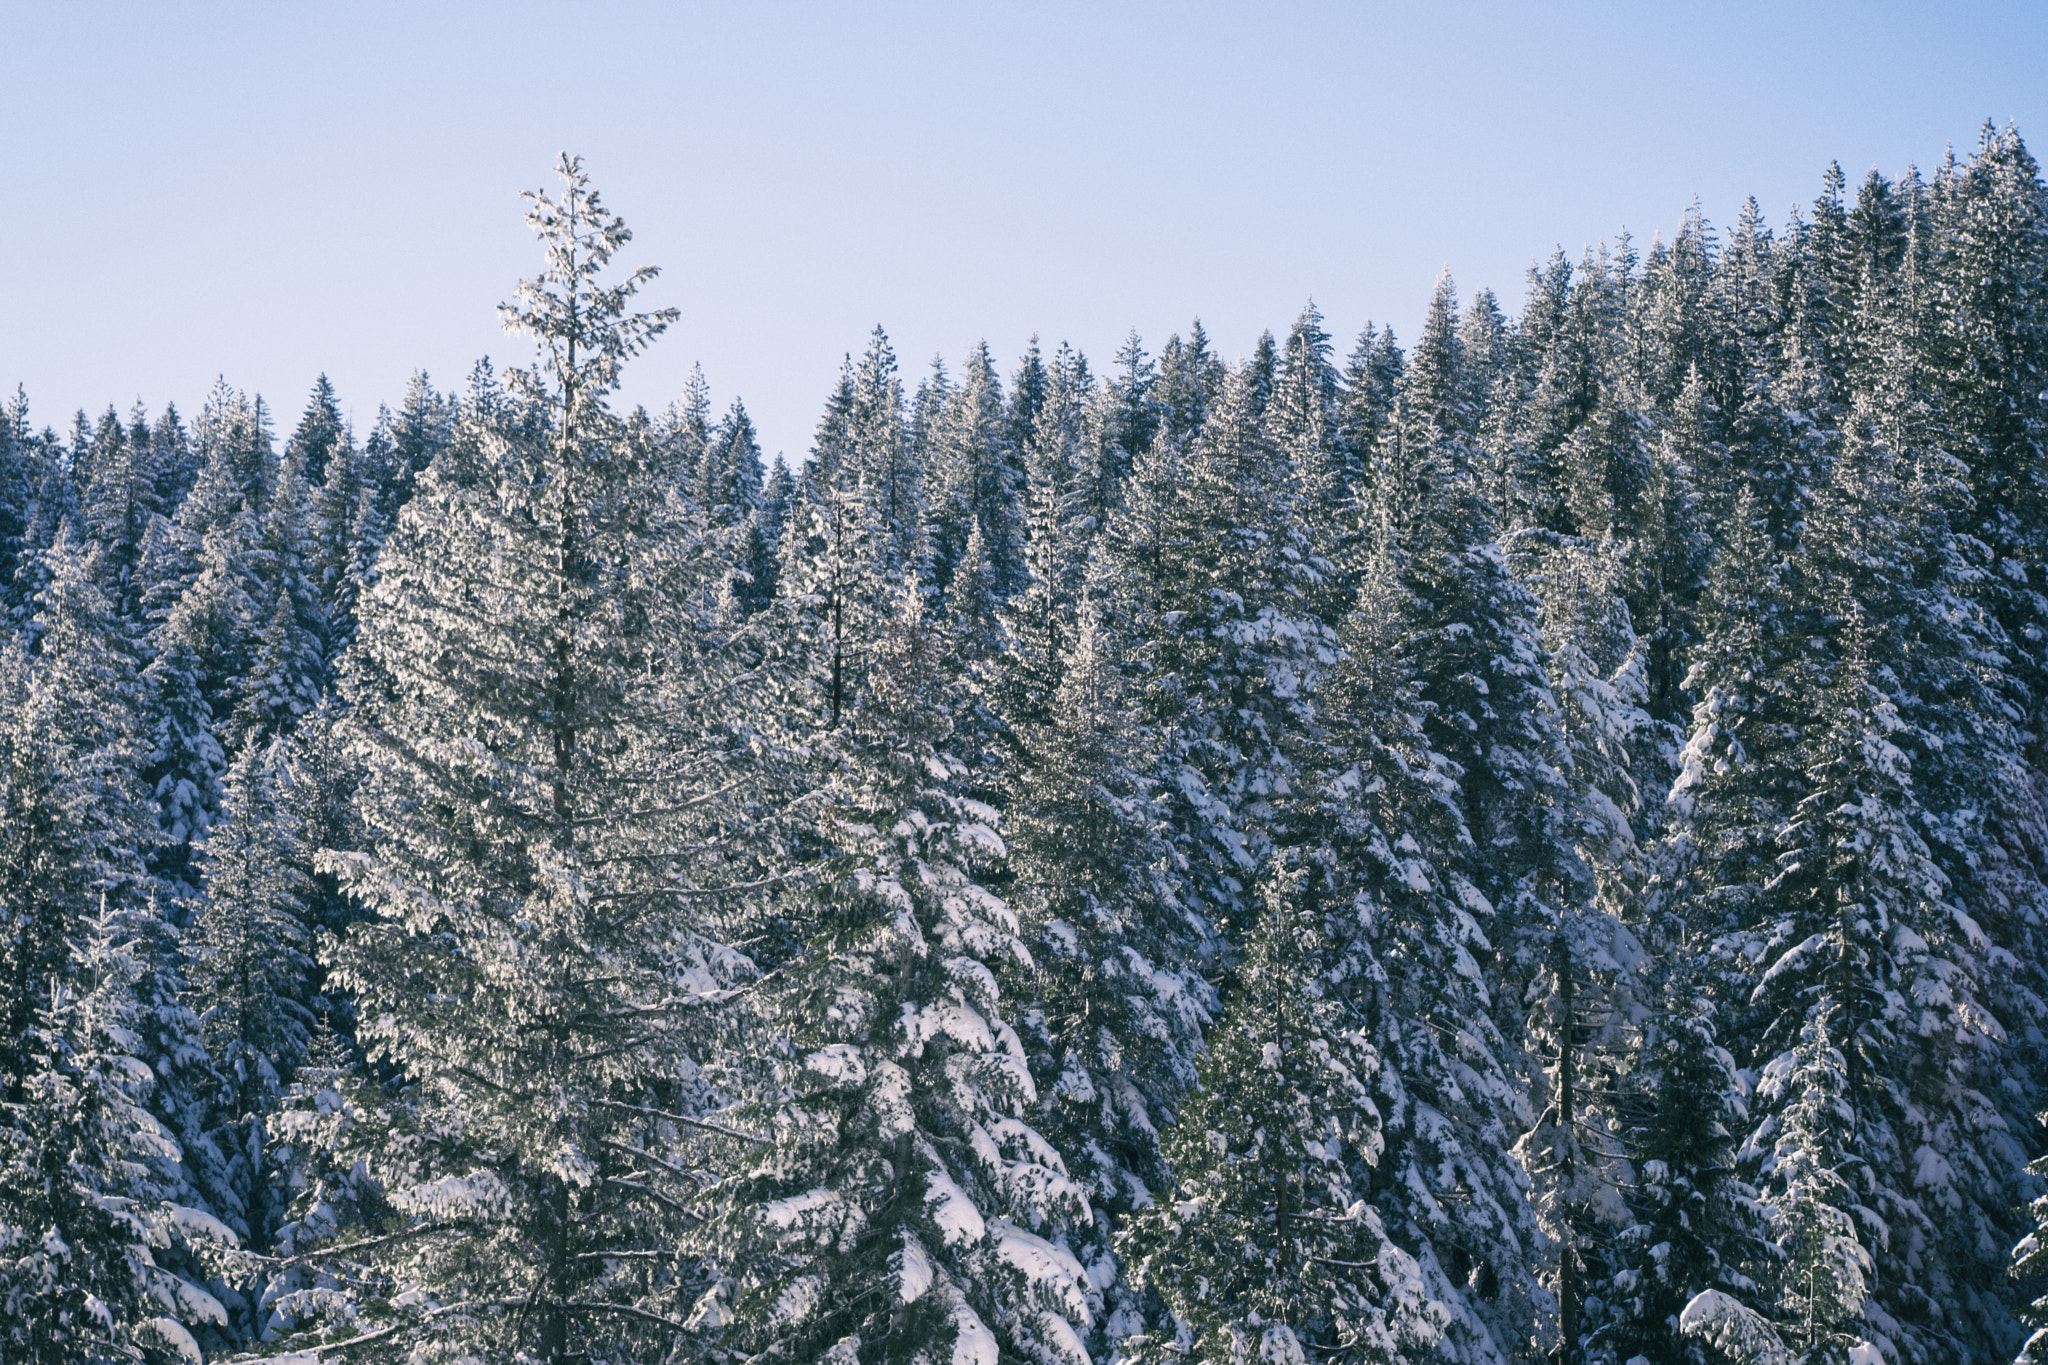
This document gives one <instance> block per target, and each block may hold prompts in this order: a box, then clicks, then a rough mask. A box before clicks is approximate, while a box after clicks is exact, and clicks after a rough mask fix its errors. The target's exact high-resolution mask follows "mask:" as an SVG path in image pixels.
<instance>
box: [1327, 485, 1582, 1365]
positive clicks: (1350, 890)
mask: <svg viewBox="0 0 2048 1365" xmlns="http://www.w3.org/2000/svg"><path fill="white" fill-rule="evenodd" d="M1391 492H1392V488H1391V486H1390V485H1388V484H1379V485H1376V486H1375V488H1374V490H1373V507H1374V510H1375V524H1374V525H1373V526H1372V528H1371V530H1370V534H1369V535H1368V537H1367V539H1366V540H1365V541H1364V542H1362V547H1363V551H1364V554H1365V558H1364V561H1363V563H1362V564H1361V565H1360V566H1359V567H1358V568H1357V569H1356V570H1355V571H1354V573H1355V578H1356V580H1357V582H1358V585H1359V586H1358V597H1357V600H1356V602H1355V604H1354V606H1353V609H1352V611H1351V612H1350V613H1349V614H1348V615H1347V616H1346V618H1345V620H1344V622H1343V623H1342V624H1341V626H1340V628H1339V632H1338V633H1339V639H1340V641H1341V645H1342V648H1343V656H1342V658H1341V660H1340V662H1339V663H1338V665H1337V666H1336V668H1335V669H1334V670H1333V671H1332V674H1331V678H1330V680H1329V682H1328V683H1327V685H1326V686H1325V687H1324V688H1323V689H1322V690H1321V691H1320V692H1319V694H1318V701H1319V707H1318V709H1319V714H1320V716H1321V722H1320V725H1319V727H1318V733H1317V735H1316V736H1315V738H1316V739H1317V740H1319V741H1320V743H1321V744H1322V745H1323V746H1324V750H1323V752H1322V753H1321V754H1320V755H1319V756H1318V761H1317V764H1316V773H1315V777H1316V781H1315V786H1314V801H1313V804H1312V805H1310V806H1309V808H1308V810H1307V811H1306V812H1304V813H1303V814H1302V816H1301V817H1300V818H1302V819H1303V820H1304V821H1305V822H1306V829H1307V832H1308V833H1309V834H1310V835H1311V838H1309V839H1308V840H1305V841H1304V848H1305V849H1306V850H1308V855H1307V856H1308V857H1309V858H1310V860H1311V862H1312V863H1314V864H1316V865H1317V866H1315V867H1313V868H1312V869H1311V874H1312V876H1313V875H1316V874H1320V876H1321V877H1323V878H1324V879H1326V880H1327V883H1328V885H1327V886H1326V887H1318V885H1317V883H1316V882H1315V881H1313V880H1312V881H1311V882H1310V883H1309V889H1310V890H1311V891H1318V890H1319V891H1320V892H1321V898H1322V902H1323V904H1324V905H1325V907H1327V908H1326V914H1327V917H1328V918H1327V922H1328V925H1329V930H1328V932H1329V934H1330V938H1331V942H1332V948H1333V954H1334V956H1333V958H1332V963H1331V966H1330V968H1329V972H1328V977H1329V981H1330V983H1331V987H1330V988H1331V990H1332V991H1333V992H1335V994H1336V996H1337V998H1339V999H1341V1000H1342V1001H1343V1002H1344V1004H1345V1006H1346V1008H1347V1009H1348V1010H1349V1011H1350V1017H1351V1018H1352V1019H1354V1020H1356V1023H1355V1024H1354V1025H1353V1027H1356V1028H1357V1029H1358V1030H1359V1031H1360V1032H1361V1033H1362V1034H1363V1035H1364V1036H1365V1037H1366V1038H1368V1039H1369V1040H1371V1042H1372V1045H1373V1047H1374V1048H1375V1050H1376V1051H1377V1053H1378V1055H1379V1057H1380V1059H1381V1066H1380V1070H1379V1074H1378V1075H1377V1077H1375V1079H1374V1081H1373V1086H1372V1089H1373V1094H1374V1097H1375V1101H1376V1103H1377V1104H1378V1105H1379V1108H1380V1112H1381V1114H1382V1116H1383V1119H1382V1132H1383V1136H1384V1140H1385V1143H1386V1153H1385V1155H1384V1156H1383V1157H1381V1158H1380V1160H1379V1162H1378V1163H1377V1165H1368V1164H1360V1163H1354V1169H1353V1172H1352V1178H1353V1180H1354V1181H1355V1182H1356V1184H1357V1186H1358V1188H1359V1190H1360V1192H1361V1194H1362V1195H1363V1196H1364V1197H1366V1198H1368V1199H1369V1200H1370V1201H1371V1203H1372V1204H1373V1205H1374V1207H1376V1208H1377V1209H1378V1210H1379V1212H1380V1215H1381V1217H1382V1218H1383V1219H1384V1220H1385V1223H1386V1226H1387V1229H1388V1232H1389V1233H1390V1234H1391V1235H1392V1236H1393V1237H1394V1239H1395V1240H1396V1241H1397V1242H1398V1243H1399V1244H1400V1245H1401V1246H1402V1247H1403V1248H1405V1249H1406V1250H1407V1251H1408V1252H1409V1254H1411V1255H1413V1256H1414V1257H1415V1258H1416V1260H1417V1262H1418V1264H1419V1265H1420V1266H1421V1268H1422V1273H1423V1275H1424V1278H1425V1281H1426V1283H1427V1284H1428V1287H1429V1294H1430V1296H1431V1298H1432V1299H1434V1300H1436V1301H1437V1302H1439V1303H1441V1304H1443V1305H1444V1307H1445V1309H1446V1310H1447V1312H1448V1314H1449V1318H1448V1321H1447V1324H1446V1331H1445V1335H1444V1339H1443V1341H1442V1342H1441V1343H1439V1346H1438V1350H1439V1352H1440V1353H1442V1354H1443V1355H1444V1356H1445V1357H1446V1358H1448V1359H1451V1360H1457V1361H1473V1362H1494V1361H1501V1360H1506V1359H1510V1358H1512V1357H1513V1354H1514V1352H1515V1351H1516V1350H1517V1349H1519V1343H1520V1342H1521V1341H1522V1340H1523V1339H1525V1338H1527V1337H1528V1336H1529V1335H1530V1334H1531V1333H1532V1332H1533V1331H1534V1326H1535V1322H1536V1319H1537V1315H1538V1311H1539V1300H1540V1298H1541V1292H1542V1291H1541V1289H1540V1287H1539V1285H1538V1284H1537V1280H1536V1272H1537V1269H1538V1265H1537V1256H1538V1244H1539V1236H1538V1233H1537V1229H1536V1226H1535V1221H1534V1218H1533V1216H1532V1213H1531V1211H1530V1208H1529V1198H1528V1177H1527V1176H1526V1174H1525V1173H1524V1172H1523V1170H1522V1169H1521V1166H1520V1164H1519V1163H1518V1162H1516V1161H1515V1160H1514V1159H1513V1158H1512V1157H1511V1156H1510V1154H1509V1149H1510V1148H1511V1147H1512V1146H1513V1145H1514V1142H1515V1139H1516V1137H1517V1136H1518V1135H1519V1134H1520V1133H1521V1132H1522V1131H1523V1130H1525V1129H1526V1128H1527V1127H1529V1125H1530V1113H1529V1108H1528V1093H1527V1086H1526V1084H1525V1083H1524V1082H1523V1081H1522V1080H1520V1079H1519V1078H1518V1077H1517V1076H1515V1075H1514V1074H1513V1072H1512V1071H1511V1070H1510V1068H1511V1067H1512V1066H1513V1065H1514V1063H1515V1061H1516V1056H1515V1050H1514V1045H1513V1043H1512V1042H1511V1039H1510V1035H1507V1034H1504V1033H1503V1031H1502V1029H1501V1026H1500V1025H1499V1023H1497V1022H1496V1019H1495V1012H1496V1007H1497V1002H1496V999H1495V992H1496V991H1497V990H1498V989H1500V985H1499V976H1498V969H1497V967H1496V965H1495V964H1496V962H1497V954H1496V949H1495V947H1494V944H1493V941H1492V940H1491V939H1490V938H1489V936H1488V933H1489V930H1488V928H1486V927H1482V921H1484V922H1485V923H1486V924H1488V925H1492V926H1493V927H1494V929H1495V930H1496V931H1497V929H1498V925H1497V924H1494V919H1495V917H1494V908H1493V905H1492V902H1490V901H1489V900H1487V899H1486V898H1485V896H1483V895H1482V894H1481V893H1480V892H1479V890H1478V888H1477V887H1476V886H1475V885H1474V884H1473V882H1472V881H1471V880H1470V878H1471V877H1472V876H1474V875H1476V874H1475V872H1474V869H1473V867H1472V865H1471V864H1472V838H1471V835H1470V833H1469V832H1468V829H1467V826H1466V822H1465V818H1464V814H1463V809H1462V804H1461V801H1460V787H1459V777H1460V775H1461V774H1460V770H1459V769H1458V768H1457V767H1456V766H1455V765H1454V764H1453V763H1452V761H1451V760H1450V759H1449V758H1448V757H1446V756H1445V755H1444V754H1443V753H1442V752H1440V751H1439V750H1438V749H1437V748H1436V746H1435V745H1434V744H1433V743H1432V742H1431V737H1430V736H1429V735H1428V734H1427V733H1426V731H1425V729H1424V725H1425V718H1426V717H1427V715H1428V714H1429V707H1428V703H1427V702H1426V701H1425V700H1424V698H1423V693H1422V688H1423V687H1424V685H1425V684H1426V683H1427V681H1428V668H1429V665H1430V661H1431V657H1432V655H1433V654H1434V652H1435V650H1436V648H1438V645H1437V642H1436V638H1435V634H1434V628H1433V614H1432V612H1431V610H1430V608H1429V606H1428V604H1427V603H1426V602H1424V601H1423V600H1422V599H1421V598H1420V597H1418V596H1417V591H1416V589H1417V582H1418V576H1417V575H1416V574H1415V572H1414V566H1413V565H1412V563H1411V559H1410V556H1411V554H1414V553H1416V552H1417V551H1416V550H1414V549H1411V548H1410V544H1409V543H1408V542H1404V540H1403V539H1402V537H1401V534H1400V530H1399V526H1400V523H1397V522H1396V521H1395V520H1394V519H1393V506H1392V505H1391V504H1390V503H1389V502H1388V501H1386V496H1387V495H1388V494H1389V493H1391ZM1411 529H1415V528H1411ZM1433 544H1434V542H1433V541H1429V540H1427V539H1426V538H1425V539H1423V540H1422V542H1421V546H1420V549H1421V552H1422V553H1425V554H1426V553H1428V547H1429V546H1431V545H1433Z"/></svg>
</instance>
